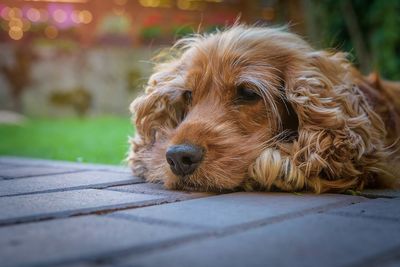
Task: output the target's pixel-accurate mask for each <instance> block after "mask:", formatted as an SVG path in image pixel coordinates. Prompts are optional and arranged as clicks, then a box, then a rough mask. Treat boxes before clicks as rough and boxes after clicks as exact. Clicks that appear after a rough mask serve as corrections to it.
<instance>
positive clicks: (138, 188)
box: [107, 183, 215, 200]
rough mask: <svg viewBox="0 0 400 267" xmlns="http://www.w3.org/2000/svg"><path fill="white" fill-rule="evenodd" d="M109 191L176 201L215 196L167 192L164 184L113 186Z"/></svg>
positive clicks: (174, 191)
mask: <svg viewBox="0 0 400 267" xmlns="http://www.w3.org/2000/svg"><path fill="white" fill-rule="evenodd" d="M107 190H116V191H121V192H131V193H142V194H150V195H163V196H167V197H170V198H171V199H176V200H185V199H193V198H200V197H208V196H212V195H215V194H211V193H201V192H188V191H177V190H167V189H165V188H164V186H163V185H162V184H155V183H140V184H131V185H123V186H113V187H109V188H107Z"/></svg>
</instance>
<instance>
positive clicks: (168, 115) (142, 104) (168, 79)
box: [130, 62, 187, 144]
mask: <svg viewBox="0 0 400 267" xmlns="http://www.w3.org/2000/svg"><path fill="white" fill-rule="evenodd" d="M178 72H179V69H177V67H176V63H175V62H173V63H164V64H163V65H162V67H161V68H159V69H158V71H157V72H156V73H154V74H153V75H152V76H151V77H150V79H149V82H148V85H147V87H146V90H145V94H144V95H142V96H140V97H138V98H136V99H135V100H134V101H133V102H132V104H131V106H130V111H131V112H132V114H133V122H134V124H135V125H136V135H140V137H141V140H142V142H143V143H145V144H152V143H154V142H155V141H156V139H157V138H159V137H160V134H162V132H164V131H166V130H169V129H173V128H175V127H176V126H177V125H178V124H179V123H180V122H181V121H182V119H183V117H184V114H185V112H186V106H187V105H186V104H187V103H186V101H187V99H186V98H185V91H184V90H182V89H180V87H181V83H180V82H181V81H180V76H179V73H178Z"/></svg>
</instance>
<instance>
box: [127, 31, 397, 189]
mask: <svg viewBox="0 0 400 267" xmlns="http://www.w3.org/2000/svg"><path fill="white" fill-rule="evenodd" d="M169 55H173V56H171V57H170V58H169V59H167V60H165V61H164V62H163V63H159V64H158V65H157V67H156V69H155V72H154V74H153V75H152V76H151V78H150V79H149V82H148V86H147V88H146V92H145V94H144V95H143V96H141V97H139V98H137V99H136V100H135V101H134V102H133V103H132V105H131V111H132V113H133V114H134V124H135V125H136V129H137V132H136V135H135V137H134V138H133V139H132V140H131V145H132V146H131V149H130V154H129V157H128V160H129V162H130V165H131V167H132V170H133V172H134V174H135V175H138V176H142V177H145V178H146V179H147V180H148V181H150V182H163V183H164V184H165V186H166V187H168V188H177V189H188V190H206V191H224V190H242V189H244V190H260V189H261V190H276V189H278V190H284V191H301V190H306V191H313V192H316V193H321V192H327V191H335V192H337V191H344V190H347V189H357V190H360V189H363V188H364V187H365V186H371V187H377V186H389V185H393V184H394V183H395V179H394V175H395V174H396V171H395V165H396V164H395V163H396V161H398V145H397V140H396V139H397V138H398V137H399V133H400V119H399V116H400V103H399V102H400V101H399V100H398V99H400V98H399V97H400V85H399V84H397V83H393V82H386V81H382V80H380V79H379V77H378V76H377V75H371V76H369V77H363V76H362V75H361V74H360V73H359V72H358V71H357V70H356V69H355V68H354V67H353V66H352V65H351V63H350V62H349V61H348V60H347V59H346V54H344V53H341V52H328V51H316V50H314V49H312V48H311V47H310V46H309V45H308V44H307V43H306V42H305V41H303V40H302V39H301V38H300V37H298V36H297V35H295V34H293V33H289V32H287V31H285V30H283V29H281V28H263V27H247V26H244V25H236V26H234V27H232V28H230V29H227V30H225V31H222V32H217V33H214V34H204V35H196V36H193V37H190V38H186V39H183V40H180V41H178V43H177V44H176V45H175V46H174V47H173V48H172V50H171V51H170V53H169ZM238 86H246V87H249V88H252V89H253V90H255V91H256V92H258V94H259V95H260V96H262V101H259V102H257V103H252V104H248V105H240V104H237V103H236V102H235V96H236V93H237V89H236V88H237V87H238ZM186 91H190V92H191V93H192V99H187V98H185V92H186ZM182 143H193V144H196V145H199V146H202V147H204V148H205V151H206V154H205V158H204V160H203V161H202V163H201V166H200V167H199V168H198V169H197V170H196V171H195V172H194V173H193V174H192V175H190V176H189V177H185V179H181V177H177V176H176V175H174V174H173V173H172V172H171V171H170V169H169V166H168V164H167V162H166V160H165V152H166V149H167V148H168V147H169V146H171V145H176V144H182Z"/></svg>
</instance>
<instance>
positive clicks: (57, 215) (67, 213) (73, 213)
mask: <svg viewBox="0 0 400 267" xmlns="http://www.w3.org/2000/svg"><path fill="white" fill-rule="evenodd" d="M166 201H167V199H165V198H158V199H152V200H144V201H138V202H134V203H122V204H115V205H112V206H101V207H90V208H84V209H76V210H63V211H59V212H53V213H49V214H47V215H46V214H43V217H38V216H37V215H30V216H25V217H18V218H15V219H4V220H1V221H0V227H5V226H11V225H17V224H23V223H34V222H40V221H49V220H53V219H64V218H71V217H78V216H86V215H93V214H95V215H104V214H108V213H110V212H115V211H121V210H127V209H134V208H142V207H149V206H153V205H160V204H164V203H168V202H166Z"/></svg>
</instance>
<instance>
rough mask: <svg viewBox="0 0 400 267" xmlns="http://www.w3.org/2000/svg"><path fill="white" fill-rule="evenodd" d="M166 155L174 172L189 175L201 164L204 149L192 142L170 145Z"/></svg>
mask: <svg viewBox="0 0 400 267" xmlns="http://www.w3.org/2000/svg"><path fill="white" fill-rule="evenodd" d="M166 157H167V162H168V164H169V166H170V167H171V170H172V172H173V173H174V174H176V175H179V176H184V175H189V174H192V173H193V172H194V171H195V170H196V168H197V167H198V166H199V165H200V162H201V160H202V159H203V149H202V148H201V147H198V146H195V145H190V144H184V145H177V146H170V147H169V148H168V150H167V153H166Z"/></svg>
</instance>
